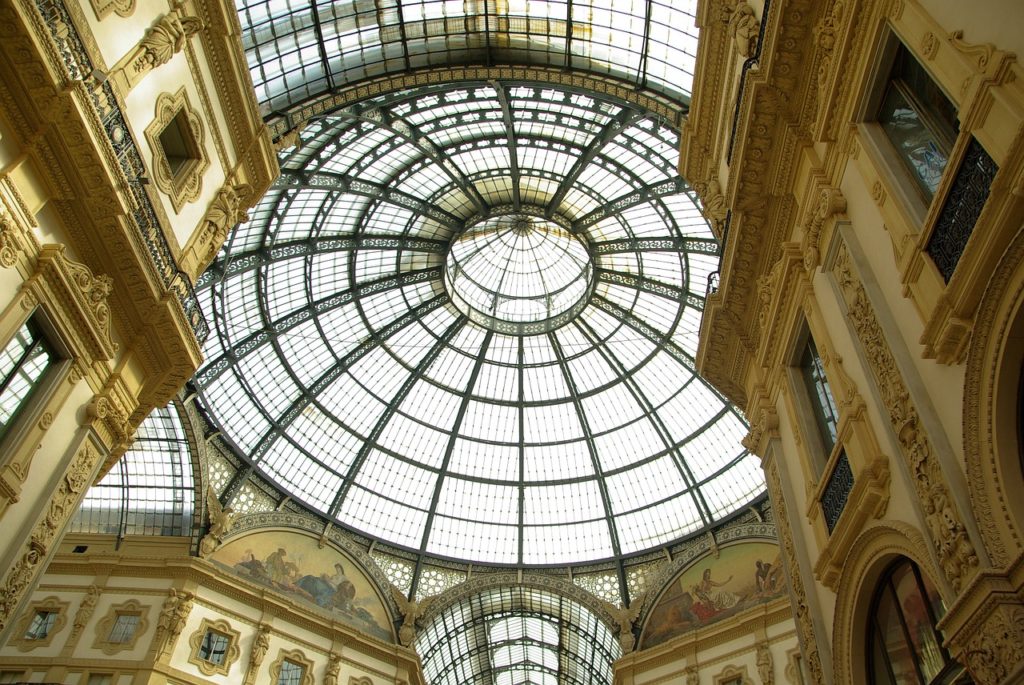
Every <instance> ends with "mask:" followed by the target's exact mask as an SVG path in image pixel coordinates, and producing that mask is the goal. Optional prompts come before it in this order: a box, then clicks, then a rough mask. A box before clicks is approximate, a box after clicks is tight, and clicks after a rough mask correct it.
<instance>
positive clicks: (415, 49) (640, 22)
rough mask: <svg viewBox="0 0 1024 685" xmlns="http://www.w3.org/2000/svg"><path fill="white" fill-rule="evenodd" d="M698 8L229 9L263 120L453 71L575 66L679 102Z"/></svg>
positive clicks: (250, 0)
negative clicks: (376, 86) (351, 88)
mask: <svg viewBox="0 0 1024 685" xmlns="http://www.w3.org/2000/svg"><path fill="white" fill-rule="evenodd" d="M696 5H697V3H696V1H695V0H687V1H686V2H671V1H670V0H573V1H571V2H570V1H567V0H556V1H552V2H544V1H539V0H501V1H499V2H494V1H493V0H492V1H489V2H463V1H462V0H459V1H458V2H454V1H452V0H381V1H379V2H375V3H359V2H354V3H353V2H347V3H338V2H328V1H327V0H312V1H311V0H237V6H238V14H239V19H240V21H241V25H242V44H243V47H244V48H245V52H246V57H247V58H248V61H249V69H250V72H251V74H252V79H253V83H254V84H255V86H256V96H257V98H258V99H259V100H260V102H261V103H262V104H263V105H264V107H265V108H266V111H267V112H271V111H273V112H283V111H286V110H288V109H290V108H291V107H293V106H294V105H297V104H299V103H302V102H304V101H308V100H311V99H315V98H317V97H319V96H321V95H324V94H326V93H329V92H332V91H336V90H338V89H341V88H343V87H344V86H347V85H352V84H356V83H359V82H361V81H366V80H368V79H379V78H381V77H386V76H393V75H396V74H399V73H402V72H409V71H415V70H423V69H429V68H432V67H440V68H444V67H450V66H453V65H466V64H470V65H480V64H488V65H501V64H518V65H536V66H538V67H550V68H556V69H563V68H566V67H571V68H573V69H575V70H578V71H580V72H582V73H590V74H592V75H594V76H595V77H603V78H610V79H616V80H619V81H622V82H624V83H625V84H628V85H629V86H631V87H635V88H638V89H644V90H649V91H650V92H652V93H655V94H659V95H661V96H663V97H665V98H666V99H672V100H677V101H680V102H683V101H686V100H688V98H689V93H690V88H691V84H692V82H693V69H694V65H695V60H696V54H697V29H696V26H695V21H694V19H695V13H696Z"/></svg>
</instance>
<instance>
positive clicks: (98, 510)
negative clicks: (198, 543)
mask: <svg viewBox="0 0 1024 685" xmlns="http://www.w3.org/2000/svg"><path fill="white" fill-rule="evenodd" d="M194 500H195V484H194V481H193V477H192V458H191V454H190V452H189V447H188V440H187V438H186V437H185V431H184V429H183V427H182V425H181V419H180V418H179V416H178V412H177V409H176V408H175V407H174V405H168V406H167V407H158V408H156V409H154V410H153V412H152V413H151V414H150V415H149V416H147V417H146V418H145V420H143V422H142V424H141V425H140V426H139V430H138V432H137V433H136V435H135V442H133V443H132V448H131V449H130V450H128V451H127V452H126V453H125V454H124V456H122V457H121V459H120V460H118V462H117V463H116V464H114V466H113V468H111V470H110V472H109V473H107V475H106V476H104V477H103V479H102V480H101V481H100V482H99V483H97V484H96V485H93V486H92V487H91V488H89V490H88V491H87V492H86V495H85V499H84V500H83V501H82V506H81V508H80V509H79V510H78V513H77V514H76V516H75V518H74V519H73V520H72V523H71V530H73V531H75V532H81V533H114V534H117V533H120V534H122V535H189V534H190V533H191V530H192V515H193V511H194V504H193V503H194Z"/></svg>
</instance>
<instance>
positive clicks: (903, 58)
mask: <svg viewBox="0 0 1024 685" xmlns="http://www.w3.org/2000/svg"><path fill="white" fill-rule="evenodd" d="M876 118H877V120H878V123H879V124H880V125H881V127H882V130H883V131H884V132H885V135H886V137H887V138H888V139H889V142H891V143H892V145H893V147H894V148H895V149H896V152H897V154H898V156H899V157H900V159H901V160H902V161H903V164H904V165H905V166H906V168H907V170H908V171H909V172H910V176H911V178H912V179H913V180H914V183H915V185H916V186H917V187H918V189H919V190H920V191H921V193H922V194H923V195H924V198H925V203H926V204H930V203H931V201H932V198H933V197H934V196H935V191H936V189H937V188H938V187H939V182H940V181H941V180H942V174H943V172H944V171H945V169H946V163H947V162H948V161H949V155H950V152H951V151H952V149H953V143H954V142H955V141H956V137H957V133H958V132H959V129H960V125H959V122H958V121H957V110H956V107H955V106H954V105H953V103H952V102H950V100H949V98H948V97H946V95H945V93H943V92H942V90H941V89H940V88H939V86H938V85H937V84H936V83H935V81H933V80H932V78H931V77H930V76H929V75H928V72H927V71H925V69H924V67H922V66H921V64H920V62H918V61H917V60H916V59H914V57H913V56H912V55H911V54H910V52H909V51H908V50H907V48H906V47H904V46H903V45H902V44H900V45H899V46H898V47H897V49H896V56H895V58H894V59H893V64H892V69H891V71H890V72H889V79H888V84H887V85H886V88H885V93H884V94H883V96H882V102H881V105H880V106H879V108H878V112H877V116H876Z"/></svg>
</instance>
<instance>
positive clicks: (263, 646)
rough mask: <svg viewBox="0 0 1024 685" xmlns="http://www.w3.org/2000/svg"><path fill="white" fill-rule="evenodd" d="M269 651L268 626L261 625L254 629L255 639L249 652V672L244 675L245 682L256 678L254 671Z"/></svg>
mask: <svg viewBox="0 0 1024 685" xmlns="http://www.w3.org/2000/svg"><path fill="white" fill-rule="evenodd" d="M269 649H270V626H268V625H267V624H266V623H261V624H260V625H259V627H258V628H257V629H256V637H254V638H253V639H252V651H251V652H249V670H248V672H247V673H246V676H245V677H246V681H249V682H251V679H252V678H253V677H255V676H256V669H258V668H259V667H260V664H262V663H263V660H264V659H265V658H266V657H267V650H269Z"/></svg>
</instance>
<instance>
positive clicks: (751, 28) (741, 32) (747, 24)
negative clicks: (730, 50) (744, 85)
mask: <svg viewBox="0 0 1024 685" xmlns="http://www.w3.org/2000/svg"><path fill="white" fill-rule="evenodd" d="M729 32H730V33H731V34H732V39H733V42H734V43H735V45H736V52H738V53H739V54H740V57H744V58H746V57H750V56H751V55H752V54H754V50H755V49H756V48H757V38H758V35H759V34H760V32H761V25H760V24H759V23H758V21H757V17H756V16H754V8H753V7H751V6H750V4H749V3H748V2H746V0H738V2H737V3H736V6H735V7H734V8H733V10H732V14H731V16H730V17H729Z"/></svg>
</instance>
